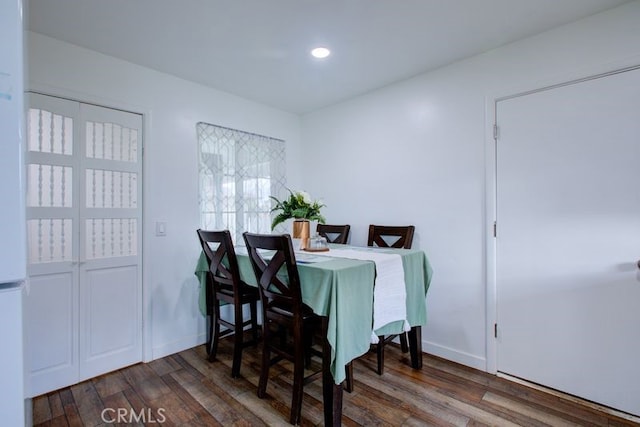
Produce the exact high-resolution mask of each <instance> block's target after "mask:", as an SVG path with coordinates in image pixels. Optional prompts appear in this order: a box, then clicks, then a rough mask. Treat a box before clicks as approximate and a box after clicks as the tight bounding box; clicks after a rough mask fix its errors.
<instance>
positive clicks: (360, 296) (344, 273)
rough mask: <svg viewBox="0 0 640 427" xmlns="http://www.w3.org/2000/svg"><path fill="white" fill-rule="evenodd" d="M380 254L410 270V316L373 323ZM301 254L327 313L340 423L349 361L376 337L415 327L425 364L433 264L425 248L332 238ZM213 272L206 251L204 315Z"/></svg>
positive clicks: (239, 253)
mask: <svg viewBox="0 0 640 427" xmlns="http://www.w3.org/2000/svg"><path fill="white" fill-rule="evenodd" d="M294 247H297V245H294ZM235 251H236V257H237V258H238V266H239V269H240V276H241V279H242V280H243V281H245V282H246V283H247V284H249V285H252V286H257V283H256V278H255V274H254V271H253V268H252V266H251V262H250V260H249V256H248V253H247V250H246V248H245V247H244V246H239V245H238V246H235ZM338 253H343V254H344V253H346V254H349V253H353V254H356V255H357V257H355V258H349V257H348V256H349V255H346V257H345V255H341V256H337V254H338ZM367 253H369V254H370V255H371V260H370V259H367V258H368V255H367ZM377 254H391V255H398V256H399V257H400V259H401V262H402V270H403V273H404V274H403V277H404V287H405V289H404V294H406V302H405V304H406V312H404V310H403V316H404V319H397V320H394V321H390V322H388V323H386V324H384V325H382V326H380V327H378V328H377V329H373V325H374V321H373V319H374V295H375V292H374V288H375V284H376V276H377V271H376V265H377V264H376V262H374V261H373V259H374V258H376V256H377ZM295 256H296V264H297V266H298V273H299V276H300V286H301V291H302V299H303V302H304V303H305V304H306V305H308V306H309V307H310V308H311V309H312V310H313V312H314V313H316V314H317V315H319V316H321V317H322V336H323V338H324V339H323V341H324V342H323V361H322V369H323V375H322V384H323V400H324V418H325V426H339V425H341V419H342V397H343V386H342V384H343V381H344V380H345V379H346V366H347V365H348V364H349V363H350V362H351V361H352V360H354V359H356V358H358V357H360V356H362V355H363V354H365V353H366V352H367V351H369V349H370V346H371V344H372V337H375V336H376V335H377V336H382V335H395V334H400V333H402V332H404V331H406V330H407V329H408V328H409V327H410V330H409V331H408V338H409V349H410V356H411V357H410V360H411V366H412V367H413V368H416V369H419V368H421V367H422V344H421V343H422V341H421V335H422V333H421V331H422V326H425V325H426V324H427V309H426V296H427V291H428V290H429V285H430V283H431V277H432V275H433V269H432V267H431V265H430V262H429V259H428V258H427V255H426V253H425V252H424V251H423V250H420V249H396V248H381V247H368V246H367V247H359V246H352V245H342V244H329V245H328V251H326V252H308V251H305V250H295ZM356 258H357V259H356ZM207 272H208V265H207V260H206V258H205V257H204V254H203V253H201V254H200V257H199V258H198V261H197V264H196V269H195V274H196V276H197V277H198V281H199V283H200V293H199V308H200V311H201V312H202V314H203V315H206V313H207V311H206V286H205V283H206V275H207ZM379 303H384V301H380V302H379ZM403 308H404V307H403ZM407 323H408V324H407Z"/></svg>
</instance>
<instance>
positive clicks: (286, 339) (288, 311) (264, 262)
mask: <svg viewBox="0 0 640 427" xmlns="http://www.w3.org/2000/svg"><path fill="white" fill-rule="evenodd" d="M243 237H244V241H245V243H246V246H247V250H248V252H249V258H250V260H251V265H252V266H253V270H254V272H255V275H256V280H257V282H258V284H259V289H260V297H261V301H262V318H263V322H262V346H263V350H262V367H261V369H260V379H259V382H258V397H260V398H263V397H264V396H265V394H266V389H267V380H268V378H269V367H270V366H271V365H272V364H274V363H276V362H278V361H279V360H282V359H286V360H289V361H290V362H293V390H292V394H293V395H292V399H291V415H290V418H289V422H290V423H291V424H298V423H299V422H300V416H301V410H302V396H303V386H304V385H305V384H307V383H308V382H310V381H312V380H314V379H316V378H318V377H320V376H321V374H322V370H320V371H318V372H314V373H313V374H311V375H309V376H307V377H304V369H305V366H307V367H308V366H309V365H310V360H311V356H312V355H314V356H320V357H322V352H321V351H318V350H316V349H314V348H313V347H312V341H311V340H313V337H314V335H316V332H317V330H318V329H319V328H321V318H320V317H319V316H317V315H316V314H314V313H313V311H312V310H311V308H309V307H308V306H307V305H305V304H304V303H303V302H302V291H301V289H300V277H299V275H298V266H297V264H296V258H295V254H294V252H293V246H292V244H291V237H290V236H289V235H288V234H281V235H273V234H252V233H248V232H245V233H244V234H243ZM264 250H267V251H269V252H268V254H269V255H268V257H265V256H264ZM283 275H284V277H286V278H283ZM287 332H289V333H290V336H287V335H285V334H286V333H287ZM272 353H273V354H274V357H273V358H272V357H271V355H272Z"/></svg>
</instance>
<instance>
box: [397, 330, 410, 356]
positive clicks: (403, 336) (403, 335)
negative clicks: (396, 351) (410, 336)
mask: <svg viewBox="0 0 640 427" xmlns="http://www.w3.org/2000/svg"><path fill="white" fill-rule="evenodd" d="M399 336H400V348H401V349H402V352H403V353H408V352H409V344H408V343H407V333H406V332H403V333H401V334H400V335H399Z"/></svg>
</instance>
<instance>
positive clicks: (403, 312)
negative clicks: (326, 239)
mask: <svg viewBox="0 0 640 427" xmlns="http://www.w3.org/2000/svg"><path fill="white" fill-rule="evenodd" d="M318 255H320V254H318ZM322 255H323V256H328V257H335V258H351V259H358V260H363V261H373V262H374V263H375V265H376V281H375V287H374V290H373V329H372V331H371V342H372V343H374V344H375V343H377V342H378V336H377V335H376V334H375V332H374V331H375V330H376V329H378V328H381V327H382V326H384V325H386V324H388V323H391V322H395V321H397V320H402V321H403V322H404V324H403V329H404V330H405V331H408V330H410V329H411V326H410V325H409V322H408V321H407V292H406V289H405V283H404V269H403V268H402V258H401V257H400V255H396V254H389V253H382V252H375V251H366V250H364V251H363V250H354V249H334V248H331V251H329V252H326V253H322Z"/></svg>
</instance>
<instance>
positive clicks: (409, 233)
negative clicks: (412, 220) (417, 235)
mask: <svg viewBox="0 0 640 427" xmlns="http://www.w3.org/2000/svg"><path fill="white" fill-rule="evenodd" d="M414 231H415V227H414V226H413V225H406V226H392V225H373V224H371V225H369V237H368V239H367V246H378V247H381V248H404V249H411V244H412V243H413V233H414Z"/></svg>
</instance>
